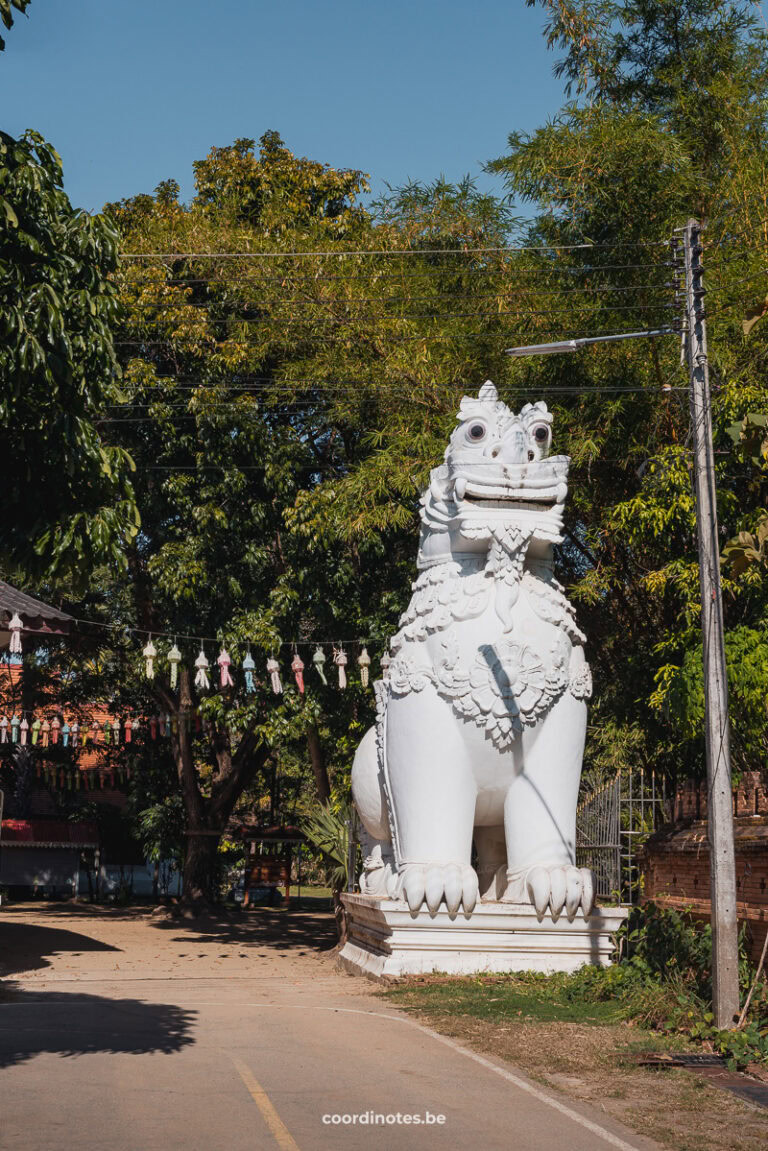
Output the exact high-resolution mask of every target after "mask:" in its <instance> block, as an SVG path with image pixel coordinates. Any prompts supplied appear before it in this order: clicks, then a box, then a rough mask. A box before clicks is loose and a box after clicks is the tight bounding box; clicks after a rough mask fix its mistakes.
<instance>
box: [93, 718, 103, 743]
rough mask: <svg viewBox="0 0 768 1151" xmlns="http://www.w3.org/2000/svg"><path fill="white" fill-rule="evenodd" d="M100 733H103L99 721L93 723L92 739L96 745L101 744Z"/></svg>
mask: <svg viewBox="0 0 768 1151" xmlns="http://www.w3.org/2000/svg"><path fill="white" fill-rule="evenodd" d="M100 731H101V728H100V727H99V724H98V721H97V720H94V721H93V723H92V724H91V737H92V739H93V742H94V743H98V742H99V732H100Z"/></svg>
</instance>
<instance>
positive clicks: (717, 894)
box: [683, 220, 739, 1028]
mask: <svg viewBox="0 0 768 1151" xmlns="http://www.w3.org/2000/svg"><path fill="white" fill-rule="evenodd" d="M683 248H684V255H685V312H686V318H687V343H688V366H689V368H690V378H691V423H692V425H693V458H694V477H695V488H696V523H697V528H698V537H699V578H700V584H701V632H702V638H703V641H704V735H705V741H706V760H707V791H708V796H709V800H708V804H707V817H708V828H709V859H710V865H709V867H710V892H711V903H712V1010H713V1014H714V1017H715V1026H716V1027H720V1028H727V1027H732V1026H733V1024H734V1016H736V1015H738V1012H739V955H738V920H737V917H736V863H735V859H734V851H733V806H732V805H733V800H732V794H731V752H730V743H729V738H728V679H727V675H726V667H725V644H724V640H723V597H722V592H721V588H720V542H719V538H718V531H717V503H716V492H715V456H714V449H713V447H712V410H711V400H710V392H709V362H708V360H707V323H706V319H705V314H704V284H703V270H702V265H701V253H702V244H701V226H700V224H699V223H698V221H696V220H689V221H688V223H687V224H686V226H685V229H684V230H683Z"/></svg>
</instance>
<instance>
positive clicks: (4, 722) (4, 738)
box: [0, 715, 8, 743]
mask: <svg viewBox="0 0 768 1151" xmlns="http://www.w3.org/2000/svg"><path fill="white" fill-rule="evenodd" d="M7 742H8V716H7V715H4V716H3V718H2V719H0V743H7Z"/></svg>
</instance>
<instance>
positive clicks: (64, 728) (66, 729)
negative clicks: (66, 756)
mask: <svg viewBox="0 0 768 1151" xmlns="http://www.w3.org/2000/svg"><path fill="white" fill-rule="evenodd" d="M71 730H72V729H71V727H70V726H69V724H68V723H63V724H62V725H61V744H62V747H69V735H70V732H71Z"/></svg>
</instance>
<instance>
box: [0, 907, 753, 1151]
mask: <svg viewBox="0 0 768 1151" xmlns="http://www.w3.org/2000/svg"><path fill="white" fill-rule="evenodd" d="M321 908H322V905H320V907H319V908H318V909H317V910H311V911H307V910H302V911H295V910H290V911H284V910H281V909H274V910H272V909H267V908H262V909H258V910H254V911H252V912H246V913H233V914H232V915H231V916H229V917H224V916H222V917H215V918H210V919H204V918H198V919H183V918H171V917H169V916H168V914H167V912H165V911H163V912H159V913H157V914H153V913H152V912H151V911H150V910H148V909H113V908H100V907H93V906H90V905H75V904H67V905H64V904H58V905H57V904H51V905H47V906H40V905H36V906H30V905H29V904H27V905H16V906H12V907H9V908H6V907H4V908H3V909H2V911H0V975H2V976H3V980H2V982H0V997H1V996H4V997H5V999H6V1002H7V1001H9V1000H10V1001H13V1000H14V998H16V997H17V996H18V995H29V994H30V993H33V994H35V989H36V988H37V989H38V990H39V992H40V993H46V994H47V993H48V992H49V991H50V992H54V991H56V986H60V990H61V991H62V992H63V991H66V992H70V991H78V992H81V991H85V990H87V987H85V986H84V985H87V984H88V983H89V982H90V983H93V984H94V990H98V988H99V987H103V986H104V985H105V981H110V982H111V981H114V983H115V985H118V984H119V985H123V984H130V985H132V986H131V989H130V994H131V995H134V996H140V995H141V994H142V990H141V985H142V983H145V985H146V986H147V988H150V987H151V986H152V985H153V981H157V980H171V981H176V980H177V979H178V980H179V981H182V980H192V981H195V986H196V987H203V986H208V987H210V989H211V992H213V990H214V989H216V988H222V987H225V986H229V987H231V988H232V990H233V991H234V989H235V987H236V986H239V985H240V984H241V983H242V986H243V988H246V987H247V986H248V984H249V981H250V983H251V984H253V981H254V980H256V981H257V982H258V983H259V984H261V985H263V986H265V987H266V986H268V985H274V986H277V985H278V984H279V985H280V986H281V987H288V988H292V989H294V990H295V992H296V994H297V995H301V994H303V992H302V988H305V989H307V992H308V990H309V988H313V989H314V993H315V994H317V993H318V992H319V991H320V990H321V989H322V988H323V987H327V988H328V992H329V994H330V993H331V991H332V993H333V994H334V995H341V996H342V998H343V997H344V996H345V995H346V996H348V997H349V1000H350V1002H352V1001H353V1000H354V1001H355V1002H358V1003H359V1001H360V1000H361V998H364V999H365V1000H366V1001H367V1002H369V1003H370V1005H371V1008H373V1009H378V1008H379V1006H381V1007H384V1006H385V1005H386V1007H387V1008H394V1009H402V1008H405V1009H406V1010H407V1011H408V1012H409V1014H410V1013H413V1014H414V1015H415V1016H416V1017H417V1018H419V1019H421V1020H422V1021H423V1022H425V1023H426V1024H428V1025H429V1026H430V1027H432V1028H434V1029H435V1030H436V1031H439V1032H441V1033H443V1034H445V1035H448V1036H451V1037H453V1038H455V1039H456V1040H458V1041H459V1042H460V1043H462V1044H464V1045H465V1046H467V1047H470V1048H473V1049H474V1050H476V1051H478V1052H482V1053H483V1054H488V1055H490V1056H492V1057H494V1056H495V1057H497V1058H500V1059H503V1060H505V1061H508V1062H509V1063H510V1064H512V1065H513V1066H514V1067H516V1068H519V1069H520V1070H521V1071H522V1072H524V1073H525V1074H527V1075H528V1076H529V1077H530V1078H532V1079H533V1080H537V1081H538V1082H540V1083H542V1084H544V1085H546V1086H547V1087H548V1088H550V1089H553V1090H554V1091H555V1092H556V1093H559V1094H560V1095H561V1097H563V1098H565V1097H568V1098H569V1099H573V1100H575V1101H576V1102H577V1103H578V1104H587V1105H591V1106H592V1108H596V1109H597V1110H598V1111H599V1112H600V1113H601V1114H603V1115H604V1116H605V1117H606V1118H610V1119H613V1120H616V1121H618V1122H620V1123H622V1124H625V1125H626V1127H628V1128H630V1129H631V1130H633V1131H635V1132H637V1133H639V1134H641V1135H644V1136H646V1137H650V1138H651V1139H653V1140H655V1141H657V1143H658V1144H660V1145H662V1146H664V1147H667V1148H670V1149H672V1151H723V1149H727V1151H758V1149H760V1151H762V1148H764V1147H766V1146H768V1111H766V1110H761V1109H760V1108H758V1107H756V1106H753V1105H751V1104H749V1103H746V1102H743V1101H741V1100H740V1099H738V1098H736V1097H735V1096H733V1095H731V1094H729V1093H728V1092H725V1091H722V1090H719V1089H716V1088H715V1087H713V1086H712V1085H711V1084H710V1083H708V1082H707V1081H706V1080H705V1079H704V1078H702V1077H701V1076H700V1075H697V1074H694V1073H692V1072H689V1071H684V1070H665V1071H659V1070H653V1069H649V1068H642V1067H638V1066H636V1065H633V1063H632V1062H631V1053H632V1051H633V1050H634V1051H635V1052H636V1051H637V1050H640V1049H643V1050H648V1047H649V1039H650V1037H649V1035H648V1033H646V1032H638V1029H636V1028H634V1029H633V1028H631V1027H629V1026H627V1025H625V1024H620V1025H614V1024H611V1025H605V1024H603V1023H595V1024H582V1023H563V1022H539V1021H535V1020H531V1019H526V1018H521V1019H520V1020H519V1021H516V1020H510V1019H506V1020H504V1021H503V1022H501V1021H500V1022H498V1023H497V1022H494V1021H493V1020H490V1021H489V1020H478V1019H476V1018H471V1017H466V1016H460V1015H457V1014H455V1013H450V1012H442V1013H441V1012H440V1011H439V1010H438V1011H435V1010H425V1009H424V1005H423V1002H421V1003H420V1002H419V996H418V985H417V984H416V983H415V982H414V983H413V988H414V994H413V995H412V996H409V994H408V986H409V985H408V984H407V983H406V984H404V985H399V986H398V987H396V988H395V989H393V993H391V994H390V993H388V992H387V991H386V990H383V989H382V987H381V985H379V984H375V983H372V982H370V981H368V980H365V979H362V978H357V977H353V976H346V975H342V974H341V973H340V972H339V971H338V967H337V962H336V950H335V944H336V936H335V926H334V921H333V917H332V916H331V915H330V914H329V913H328V912H327V911H326V910H324V908H323V909H321ZM67 984H70V985H72V984H77V985H79V986H77V987H72V986H70V987H68V986H67ZM54 985H56V986H54ZM127 990H128V989H127V988H126V989H125V991H123V992H121V993H122V994H125V993H126V992H127ZM656 1046H657V1047H658V1043H657V1044H656ZM628 1056H630V1057H628ZM564 1151H565V1149H564Z"/></svg>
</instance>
